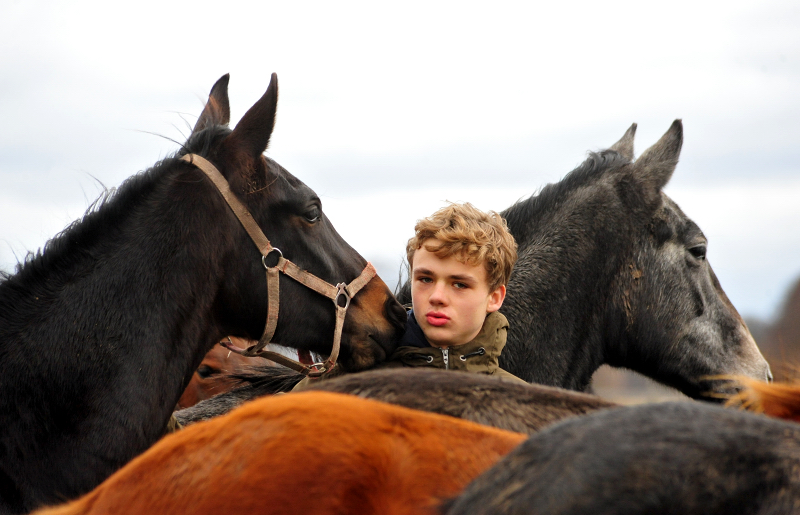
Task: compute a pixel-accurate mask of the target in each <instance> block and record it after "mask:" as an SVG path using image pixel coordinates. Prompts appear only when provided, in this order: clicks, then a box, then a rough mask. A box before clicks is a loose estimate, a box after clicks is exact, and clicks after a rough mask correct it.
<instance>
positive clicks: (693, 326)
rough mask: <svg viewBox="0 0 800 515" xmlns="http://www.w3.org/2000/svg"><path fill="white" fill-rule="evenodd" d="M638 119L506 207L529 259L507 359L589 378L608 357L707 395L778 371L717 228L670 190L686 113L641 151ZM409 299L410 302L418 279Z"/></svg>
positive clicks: (513, 310)
mask: <svg viewBox="0 0 800 515" xmlns="http://www.w3.org/2000/svg"><path fill="white" fill-rule="evenodd" d="M635 131H636V125H635V124H634V125H633V126H631V128H630V129H629V130H628V131H627V132H626V133H625V135H624V136H623V137H622V138H621V139H620V140H619V141H618V142H617V143H615V144H614V145H613V146H612V147H611V148H610V149H608V150H604V151H601V152H598V153H591V154H590V155H589V157H588V159H586V161H585V162H584V163H583V164H581V165H580V166H579V167H578V168H576V169H575V170H573V171H572V172H570V173H569V174H567V176H566V177H564V179H562V180H561V181H560V182H557V183H555V184H549V185H547V186H545V187H544V188H542V190H541V192H540V193H539V194H538V195H535V196H532V197H530V198H528V199H526V200H522V201H520V202H517V203H516V204H514V205H513V206H511V207H509V208H508V209H506V210H505V211H503V212H502V213H501V214H502V216H503V217H504V218H505V219H506V221H507V222H508V228H509V230H510V231H511V234H512V235H513V236H514V238H515V239H516V241H517V244H518V246H519V249H518V254H519V259H518V261H517V263H516V265H515V267H514V271H513V272H512V274H511V279H510V281H509V284H508V289H507V292H508V293H507V295H506V299H505V301H504V303H503V307H502V308H501V309H500V311H501V312H502V313H503V314H504V315H505V316H506V317H507V318H508V320H509V322H510V327H509V332H508V342H507V344H506V347H505V349H504V350H503V354H502V355H501V357H500V366H501V367H503V368H504V369H505V370H508V371H509V372H511V373H512V374H514V375H516V376H518V377H520V378H522V379H525V380H526V381H529V382H534V383H541V384H546V385H551V386H560V387H562V388H569V389H573V390H586V389H587V388H588V387H589V384H590V382H591V378H592V374H593V373H594V372H595V371H596V370H597V369H598V368H599V367H600V366H601V365H602V364H604V363H607V364H609V365H612V366H615V367H624V368H628V369H631V370H635V371H637V372H639V373H641V374H644V375H646V376H648V377H651V378H653V379H655V380H656V381H660V382H661V383H664V384H667V385H669V386H673V387H675V388H677V389H678V390H680V391H682V392H683V393H685V394H686V395H688V396H690V397H693V398H706V399H707V398H708V397H706V395H705V394H707V393H708V392H710V391H712V390H714V389H716V388H720V387H721V386H722V385H723V384H725V383H718V382H714V381H712V380H710V379H708V378H709V377H710V376H718V375H726V374H727V375H737V374H739V375H746V376H749V377H752V378H755V379H759V380H766V379H769V378H771V374H770V369H769V365H768V364H767V362H766V360H765V359H764V357H763V356H762V355H761V352H760V351H759V349H758V347H757V346H756V342H755V340H754V339H753V337H752V336H751V334H750V331H749V330H748V329H747V326H746V325H745V323H744V321H743V320H742V318H741V317H740V316H739V313H737V311H736V309H735V308H734V307H733V305H732V304H731V302H730V300H729V299H728V297H727V296H726V295H725V292H724V291H723V290H722V287H721V286H720V284H719V281H718V280H717V277H716V276H715V275H714V271H713V270H712V268H711V265H710V263H709V262H708V260H707V259H706V249H707V246H708V241H707V239H706V237H705V236H704V235H703V232H702V231H701V230H700V228H699V227H698V226H697V224H695V223H694V222H693V221H692V220H691V219H690V218H689V217H687V216H686V215H685V214H684V213H683V211H681V209H680V208H679V207H678V205H677V204H676V203H675V202H673V201H672V199H670V198H669V196H667V195H666V194H665V193H664V192H663V188H664V186H666V185H667V183H668V182H669V180H670V178H671V177H672V174H673V172H674V170H675V167H676V165H677V163H678V156H679V155H680V151H681V146H682V143H683V126H682V124H681V122H680V120H676V121H675V122H674V123H673V124H672V126H671V127H670V129H669V130H668V131H667V132H666V134H664V136H663V137H662V138H661V139H660V140H659V141H658V142H657V143H655V144H654V145H653V146H651V147H650V148H648V149H647V150H646V151H645V152H644V153H642V155H641V156H640V157H639V158H638V159H636V160H634V152H633V139H634V134H635ZM398 299H399V300H400V301H401V302H410V292H409V288H408V284H406V285H405V287H404V288H403V290H401V291H400V292H399V293H398Z"/></svg>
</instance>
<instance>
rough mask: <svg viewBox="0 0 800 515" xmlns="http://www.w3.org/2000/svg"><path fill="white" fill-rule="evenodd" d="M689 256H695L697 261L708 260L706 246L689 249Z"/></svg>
mask: <svg viewBox="0 0 800 515" xmlns="http://www.w3.org/2000/svg"><path fill="white" fill-rule="evenodd" d="M689 254H691V255H692V256H694V257H695V258H696V259H700V260H703V259H705V258H706V246H705V245H695V246H694V247H691V248H690V249H689Z"/></svg>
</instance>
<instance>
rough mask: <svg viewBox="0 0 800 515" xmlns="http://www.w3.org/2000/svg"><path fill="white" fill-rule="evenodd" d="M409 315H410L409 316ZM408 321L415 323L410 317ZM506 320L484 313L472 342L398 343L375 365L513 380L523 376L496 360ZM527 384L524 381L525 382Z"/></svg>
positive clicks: (503, 336)
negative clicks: (444, 344)
mask: <svg viewBox="0 0 800 515" xmlns="http://www.w3.org/2000/svg"><path fill="white" fill-rule="evenodd" d="M409 318H411V317H409ZM409 323H410V324H411V323H414V322H412V321H411V320H410V319H409ZM507 333H508V320H506V317H505V316H503V315H502V314H501V313H499V312H497V311H495V312H494V313H489V314H488V315H487V316H486V320H485V321H484V322H483V327H481V330H480V332H479V333H478V335H477V336H475V338H473V339H472V340H471V341H469V342H467V343H464V344H462V345H455V346H452V347H447V348H439V347H433V346H426V347H415V346H400V347H397V349H396V350H395V351H394V353H392V355H391V356H390V357H389V359H388V360H387V361H386V362H384V363H380V364H378V366H376V367H375V368H395V367H430V368H442V369H445V370H462V371H465V372H476V373H479V374H487V375H491V376H496V377H503V378H506V379H511V380H516V381H519V382H522V383H525V381H523V380H522V379H520V378H518V377H517V376H515V375H513V374H511V373H510V372H506V371H505V370H503V369H502V368H500V366H499V364H498V360H499V359H500V353H501V352H502V351H503V347H505V346H506V335H507ZM526 384H527V383H526Z"/></svg>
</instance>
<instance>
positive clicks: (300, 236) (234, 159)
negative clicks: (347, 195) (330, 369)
mask: <svg viewBox="0 0 800 515" xmlns="http://www.w3.org/2000/svg"><path fill="white" fill-rule="evenodd" d="M227 83H228V77H227V76H225V77H223V78H222V79H220V80H219V81H218V82H217V84H215V86H214V88H212V91H211V94H210V96H209V101H208V103H207V104H206V108H205V110H204V111H203V114H202V115H201V116H200V118H199V119H198V121H197V124H196V126H195V128H194V131H193V133H192V135H191V136H190V138H189V141H188V142H187V144H186V145H185V149H184V151H185V152H186V153H197V154H199V155H201V156H203V157H206V158H207V159H208V160H210V161H211V162H212V163H215V164H216V165H217V166H218V168H219V170H220V171H221V172H222V174H223V175H224V176H225V177H226V179H227V180H228V182H229V183H230V184H231V189H232V190H233V191H234V192H235V193H236V194H237V196H238V197H239V198H240V200H241V201H242V202H244V204H245V205H246V206H247V207H248V209H249V210H250V212H251V213H253V216H254V218H255V220H256V222H257V223H258V225H259V226H260V227H261V229H262V231H263V232H264V233H265V234H266V236H267V237H268V238H269V239H270V241H271V243H272V245H273V246H274V247H276V248H278V249H280V250H281V252H282V253H283V256H284V257H285V258H286V259H288V260H290V261H292V262H294V263H296V264H297V265H298V266H299V267H301V268H302V269H304V270H307V271H309V272H311V273H312V274H314V275H316V276H317V277H319V278H321V279H324V280H325V281H327V282H329V283H331V284H337V283H340V282H345V283H347V282H350V281H351V280H353V279H354V278H355V277H357V276H358V275H359V273H360V272H361V271H362V270H363V269H364V267H365V266H366V261H365V260H364V258H362V257H361V256H360V255H359V254H358V253H357V252H356V251H355V250H354V249H353V248H352V247H350V245H348V244H347V243H346V242H345V241H344V240H343V239H342V238H341V236H339V234H338V233H337V232H336V230H335V229H334V228H333V225H332V224H331V222H330V220H329V219H328V217H327V216H326V215H325V213H324V211H323V209H322V204H321V202H320V199H319V197H318V196H317V195H316V194H315V193H314V191H313V190H311V189H310V188H309V187H308V186H306V185H305V184H303V182H302V181H300V180H299V179H297V178H296V177H294V176H293V175H292V174H290V173H289V172H288V171H286V170H285V169H284V168H283V167H281V166H280V165H279V164H278V163H276V162H275V161H273V160H271V159H269V158H266V157H264V156H263V152H264V151H265V150H266V148H267V145H268V143H269V138H270V135H271V133H272V128H273V125H274V120H275V111H276V105H277V96H278V86H277V78H276V77H275V75H274V74H273V76H272V81H271V82H270V86H269V88H268V89H267V92H266V93H265V94H264V96H263V97H262V98H261V99H260V100H259V101H258V102H257V103H256V104H255V105H254V106H253V107H252V108H250V110H249V111H248V112H247V113H246V114H245V115H244V117H242V119H241V120H240V121H239V123H238V124H237V125H236V127H235V128H234V129H233V130H232V131H231V130H229V129H228V128H227V124H228V121H229V118H230V111H229V108H228V97H227ZM186 173H188V174H189V175H190V176H192V175H194V176H199V175H200V174H199V173H198V171H197V170H194V169H192V167H190V166H189V167H187V170H186ZM187 180H190V181H191V180H192V179H187ZM194 180H195V181H198V179H197V178H196V177H195V178H194ZM199 183H200V187H201V188H203V191H202V193H200V195H202V196H203V198H204V200H205V201H208V202H214V205H215V209H214V212H215V213H216V214H212V213H209V216H218V215H219V214H224V215H225V216H224V217H222V219H221V220H219V221H218V222H219V223H221V224H222V225H223V228H222V231H221V234H223V235H224V236H223V237H224V238H226V240H227V241H225V242H224V243H223V244H222V245H219V247H218V249H226V250H227V252H224V251H223V255H221V256H220V258H221V259H223V260H224V261H225V262H226V263H228V264H230V265H231V268H229V269H226V270H225V272H224V275H225V278H226V281H225V284H224V285H223V287H222V288H221V290H220V291H219V293H218V295H217V298H216V299H215V307H214V311H215V313H218V315H219V321H220V323H221V325H222V326H223V327H226V328H228V330H229V332H230V334H233V335H238V336H245V337H250V338H255V339H258V338H259V337H260V336H261V333H262V332H263V329H264V323H265V307H266V298H267V297H266V281H265V277H264V267H263V265H262V263H261V256H260V254H259V253H258V250H257V249H256V247H255V245H254V244H253V243H252V242H250V240H249V238H248V236H247V234H246V233H245V231H244V230H243V229H242V228H241V226H240V224H239V222H238V220H237V219H236V218H234V217H233V215H232V213H231V212H229V210H228V209H227V207H225V206H224V204H222V203H221V202H220V201H221V198H220V196H219V195H218V194H217V193H215V192H212V191H206V190H210V189H212V188H211V187H210V186H211V183H210V181H208V180H199ZM186 194H187V195H190V194H197V193H195V192H192V193H190V192H188V191H187V192H186ZM219 210H221V211H222V213H219ZM191 216H197V214H196V213H195V214H193V215H191ZM221 243H222V242H221ZM247 251H250V252H247ZM280 291H281V303H280V313H279V317H278V326H277V330H276V332H275V336H274V338H273V341H275V342H276V343H280V344H281V345H284V346H287V347H294V348H298V349H302V350H309V351H312V352H315V353H318V354H328V353H330V351H331V342H332V339H333V324H334V314H335V310H334V308H333V303H332V301H331V300H330V299H327V298H325V297H323V296H321V295H319V294H317V293H315V292H314V291H312V290H310V289H308V288H307V287H305V286H303V285H301V284H299V283H298V282H297V281H295V280H293V279H290V278H288V277H285V276H282V277H281V284H280ZM402 321H403V312H402V308H401V307H400V306H399V304H398V303H397V302H396V301H395V299H394V298H393V296H392V295H391V293H390V292H389V290H388V288H387V287H386V285H385V284H384V283H383V281H382V280H380V279H379V278H375V279H373V280H372V281H370V283H368V284H367V286H366V287H365V288H364V289H363V290H362V291H361V292H359V293H358V294H357V295H356V296H355V297H354V298H353V301H352V304H351V306H350V308H349V311H348V315H347V319H346V321H345V325H344V330H343V338H342V351H341V358H340V361H341V363H342V365H343V367H344V368H345V369H347V370H358V369H363V368H366V367H368V366H370V365H372V364H374V363H375V362H377V361H381V360H383V359H385V357H386V355H387V353H388V352H391V349H392V345H393V344H394V336H395V334H396V331H397V329H398V328H399V327H402Z"/></svg>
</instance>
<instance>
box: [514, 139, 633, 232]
mask: <svg viewBox="0 0 800 515" xmlns="http://www.w3.org/2000/svg"><path fill="white" fill-rule="evenodd" d="M630 163H631V160H630V159H628V158H626V157H624V156H623V155H622V154H620V153H619V152H617V151H615V150H601V151H600V152H590V153H589V155H588V157H587V158H586V160H585V161H584V162H583V163H581V164H580V165H579V166H578V167H577V168H575V169H574V170H572V171H571V172H570V173H568V174H567V175H566V176H565V177H564V178H563V179H562V180H560V181H559V182H556V183H550V184H547V185H546V186H544V187H543V188H542V189H541V190H540V191H539V192H538V193H534V194H533V195H531V196H530V197H528V198H527V199H523V200H520V201H519V202H517V203H516V204H514V205H513V206H511V207H509V208H507V209H506V210H504V211H503V212H502V213H501V214H502V215H503V218H505V219H506V222H507V223H508V226H509V228H510V229H511V232H512V233H516V230H515V228H519V229H520V230H522V229H523V228H526V227H527V226H528V225H529V224H530V223H531V222H532V221H539V220H542V219H545V218H546V217H545V216H544V214H545V213H546V212H548V211H552V210H553V206H556V205H559V204H560V203H562V202H563V201H564V200H565V199H566V198H567V197H568V196H569V195H570V194H571V193H572V192H573V191H575V190H576V189H577V188H579V187H585V186H588V185H590V184H592V183H594V182H596V181H598V180H600V178H602V177H603V176H604V175H605V173H606V172H608V171H610V170H615V169H617V168H619V167H621V166H624V165H627V164H630ZM516 238H517V240H521V239H522V238H520V237H519V236H516Z"/></svg>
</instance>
